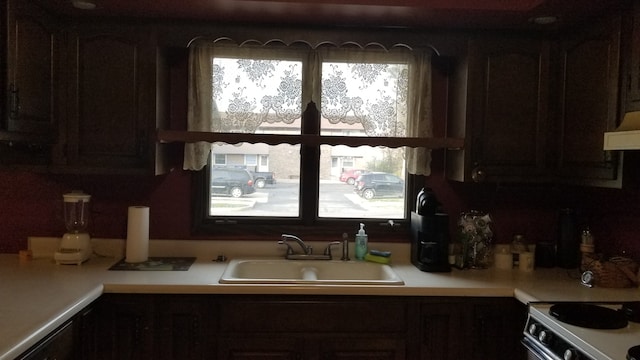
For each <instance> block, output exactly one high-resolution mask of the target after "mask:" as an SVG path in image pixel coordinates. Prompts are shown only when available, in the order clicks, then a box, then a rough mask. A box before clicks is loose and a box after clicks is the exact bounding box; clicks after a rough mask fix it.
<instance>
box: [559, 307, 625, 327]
mask: <svg viewBox="0 0 640 360" xmlns="http://www.w3.org/2000/svg"><path fill="white" fill-rule="evenodd" d="M549 314H551V316H553V317H554V318H556V319H558V320H560V321H562V322H564V323H567V324H571V325H575V326H579V327H585V328H589V329H622V328H624V327H626V326H627V324H628V321H627V316H626V315H625V314H624V313H623V312H622V311H616V310H614V309H611V308H606V307H603V306H599V305H594V304H586V303H575V302H567V303H558V304H554V305H552V306H551V308H550V309H549Z"/></svg>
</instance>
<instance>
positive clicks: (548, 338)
mask: <svg viewBox="0 0 640 360" xmlns="http://www.w3.org/2000/svg"><path fill="white" fill-rule="evenodd" d="M538 340H540V342H541V343H542V344H544V345H547V346H549V345H551V343H552V342H553V333H551V332H549V331H547V330H541V331H540V333H539V334H538Z"/></svg>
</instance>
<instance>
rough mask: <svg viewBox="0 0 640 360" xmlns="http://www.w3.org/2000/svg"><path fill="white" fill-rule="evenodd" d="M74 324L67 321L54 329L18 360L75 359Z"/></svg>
mask: <svg viewBox="0 0 640 360" xmlns="http://www.w3.org/2000/svg"><path fill="white" fill-rule="evenodd" d="M74 333H75V329H74V322H73V321H69V322H67V323H65V324H64V325H62V326H61V327H59V328H58V329H56V330H55V331H54V332H53V333H52V334H51V335H49V336H48V337H47V338H46V339H44V340H43V341H42V342H41V343H39V344H38V345H36V346H34V347H33V348H32V349H30V350H29V351H27V352H26V353H25V354H23V355H22V356H20V357H18V359H20V360H47V359H58V360H73V359H76V358H80V357H77V356H76V355H75V353H74V349H75V348H74V346H75V341H74V339H75V337H74Z"/></svg>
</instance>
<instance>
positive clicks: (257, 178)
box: [251, 171, 276, 189]
mask: <svg viewBox="0 0 640 360" xmlns="http://www.w3.org/2000/svg"><path fill="white" fill-rule="evenodd" d="M251 174H252V175H253V185H254V186H255V187H257V188H258V189H262V188H263V187H265V185H267V184H268V185H275V184H276V174H275V173H273V172H271V171H252V172H251Z"/></svg>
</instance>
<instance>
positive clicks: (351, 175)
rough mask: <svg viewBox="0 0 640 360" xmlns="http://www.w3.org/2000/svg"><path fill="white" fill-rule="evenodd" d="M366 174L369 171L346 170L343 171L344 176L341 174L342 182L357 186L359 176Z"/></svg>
mask: <svg viewBox="0 0 640 360" xmlns="http://www.w3.org/2000/svg"><path fill="white" fill-rule="evenodd" d="M366 172H368V171H367V170H363V169H346V170H344V171H342V174H340V181H342V182H344V183H347V184H349V185H353V184H355V182H356V179H357V178H358V176H360V174H364V173H366Z"/></svg>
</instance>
